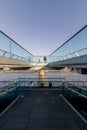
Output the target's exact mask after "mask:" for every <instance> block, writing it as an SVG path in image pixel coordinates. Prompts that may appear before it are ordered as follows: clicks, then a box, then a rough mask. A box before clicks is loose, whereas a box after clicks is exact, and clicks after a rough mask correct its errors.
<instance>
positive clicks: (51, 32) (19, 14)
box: [0, 0, 87, 55]
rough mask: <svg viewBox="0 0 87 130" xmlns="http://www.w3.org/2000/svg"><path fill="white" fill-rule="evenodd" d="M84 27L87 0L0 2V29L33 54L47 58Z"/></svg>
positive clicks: (14, 0)
mask: <svg viewBox="0 0 87 130" xmlns="http://www.w3.org/2000/svg"><path fill="white" fill-rule="evenodd" d="M86 24H87V0H0V30H2V31H3V32H4V33H6V34H7V35H9V36H10V37H11V38H12V39H14V40H15V41H16V42H18V43H19V44H20V45H21V46H23V47H24V48H25V49H27V50H28V51H29V52H31V53H32V54H34V55H49V54H50V53H51V52H52V51H54V50H55V49H56V48H57V47H59V46H60V45H61V44H62V43H64V42H65V41H66V40H68V38H70V37H71V36H72V35H73V34H75V33H76V32H77V31H78V30H79V29H81V28H82V27H83V26H84V25H86Z"/></svg>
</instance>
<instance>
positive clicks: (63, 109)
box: [0, 90, 87, 130]
mask: <svg viewBox="0 0 87 130" xmlns="http://www.w3.org/2000/svg"><path fill="white" fill-rule="evenodd" d="M83 129H84V130H87V128H85V127H84V126H83V125H81V122H80V121H79V120H77V119H76V118H75V116H74V115H73V112H72V110H71V109H70V108H69V107H68V105H67V104H66V103H65V102H64V101H63V99H62V98H61V97H59V96H58V91H53V90H50V91H49V90H33V91H32V90H30V91H27V92H25V93H24V97H22V98H21V99H20V100H18V101H17V102H16V103H15V104H14V105H13V106H12V107H11V108H10V110H9V111H8V112H7V113H6V114H5V115H4V116H3V117H2V118H1V119H0V130H83Z"/></svg>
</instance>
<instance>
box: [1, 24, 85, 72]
mask: <svg viewBox="0 0 87 130" xmlns="http://www.w3.org/2000/svg"><path fill="white" fill-rule="evenodd" d="M43 67H44V68H45V69H48V68H49V67H50V68H55V69H61V68H66V67H67V68H69V69H75V70H76V71H77V72H80V73H87V25H86V26H84V27H83V28H82V29H81V30H80V31H78V32H77V33H76V34H75V35H73V36H72V37H71V38H69V39H68V40H67V41H66V42H65V43H64V44H62V45H61V46H60V47H59V48H57V49H56V50H55V51H54V52H52V53H51V54H50V55H49V56H34V55H33V54H31V53H30V52H28V51H27V50H25V49H24V48H23V47H21V46H20V45H19V44H18V43H17V42H15V41H14V40H13V39H11V38H10V37H9V36H7V35H6V34H5V33H3V32H2V31H0V69H3V70H10V69H28V70H29V69H30V70H39V69H41V68H43Z"/></svg>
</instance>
